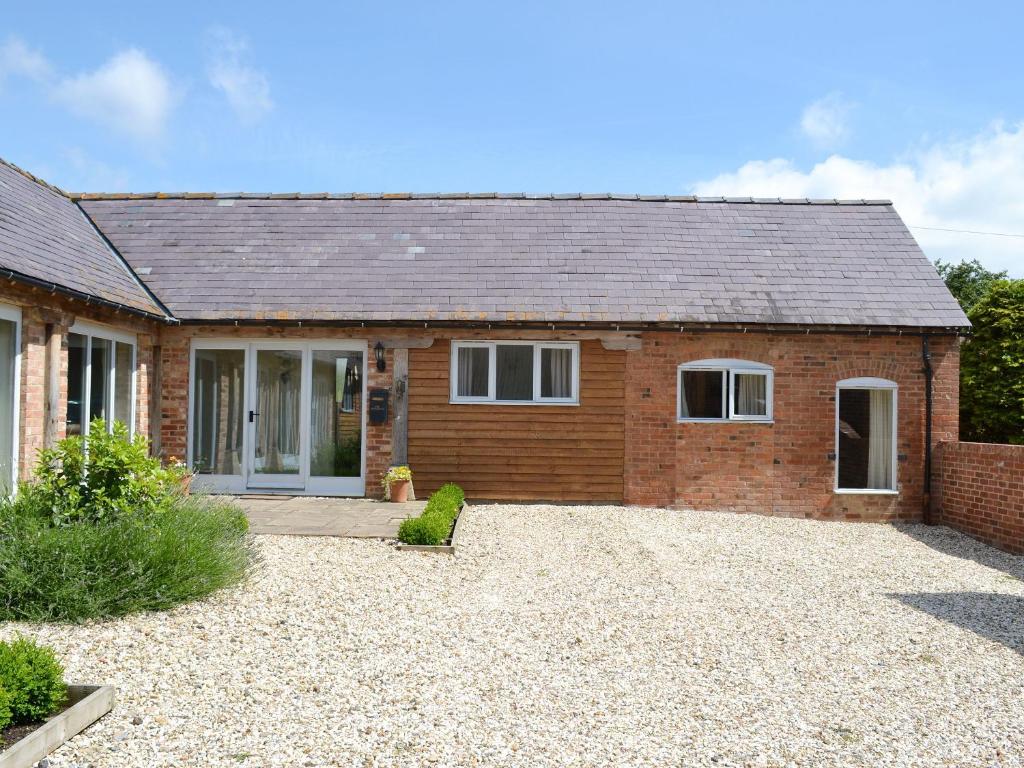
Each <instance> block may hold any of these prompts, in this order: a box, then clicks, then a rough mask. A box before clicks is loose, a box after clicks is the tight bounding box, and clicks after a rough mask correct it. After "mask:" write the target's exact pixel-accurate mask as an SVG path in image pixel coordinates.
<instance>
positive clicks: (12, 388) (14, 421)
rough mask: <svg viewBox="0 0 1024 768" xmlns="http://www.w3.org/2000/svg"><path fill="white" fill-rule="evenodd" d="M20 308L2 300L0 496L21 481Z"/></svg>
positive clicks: (7, 492)
mask: <svg viewBox="0 0 1024 768" xmlns="http://www.w3.org/2000/svg"><path fill="white" fill-rule="evenodd" d="M20 380H21V309H20V308H18V307H13V306H9V305H7V304H0V496H10V495H12V494H13V493H14V491H15V489H16V488H17V483H18V442H19V441H18V417H19V412H20V410H21V398H20V397H19V388H20Z"/></svg>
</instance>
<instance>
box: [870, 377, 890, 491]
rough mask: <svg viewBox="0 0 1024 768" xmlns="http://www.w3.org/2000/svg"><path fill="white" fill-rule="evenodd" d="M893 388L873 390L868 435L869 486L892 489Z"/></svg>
mask: <svg viewBox="0 0 1024 768" xmlns="http://www.w3.org/2000/svg"><path fill="white" fill-rule="evenodd" d="M892 411H893V407H892V390H888V389H872V390H871V415H870V422H871V423H870V430H869V435H868V487H869V488H878V489H881V488H886V489H891V488H892V487H893V483H892V479H893V478H892V452H893V448H894V446H893V444H892V417H893V413H892Z"/></svg>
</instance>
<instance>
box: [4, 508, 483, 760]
mask: <svg viewBox="0 0 1024 768" xmlns="http://www.w3.org/2000/svg"><path fill="white" fill-rule="evenodd" d="M467 509H469V504H467V503H466V502H462V506H461V507H460V508H459V514H457V515H456V516H455V522H454V523H452V536H451V539H449V541H448V543H447V544H437V545H434V544H402V543H401V542H399V543H398V544H396V545H395V549H401V550H403V551H405V552H435V553H437V554H441V555H454V554H455V544H456V542H457V541H458V539H459V521H460V520H461V519H462V516H463V515H464V514H465V513H466V510H467ZM0 768H4V767H3V766H2V765H0Z"/></svg>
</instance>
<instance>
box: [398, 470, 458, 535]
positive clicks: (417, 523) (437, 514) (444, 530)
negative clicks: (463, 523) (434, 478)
mask: <svg viewBox="0 0 1024 768" xmlns="http://www.w3.org/2000/svg"><path fill="white" fill-rule="evenodd" d="M465 498H466V494H464V493H463V492H462V489H461V488H459V486H457V485H455V484H454V483H447V484H446V485H442V486H441V487H440V488H438V489H437V490H436V491H434V493H433V494H431V496H430V498H429V499H427V506H426V508H424V510H423V514H421V515H420V516H419V517H413V518H410V519H409V520H403V521H402V525H401V526H399V528H398V540H399V541H401V542H402V543H403V544H427V545H433V546H437V545H438V544H443V543H444V541H445V540H446V539H447V538H448V534H449V533H451V530H452V523H453V522H454V521H455V518H456V517H457V516H458V514H459V510H460V509H461V508H462V502H463V501H464V500H465Z"/></svg>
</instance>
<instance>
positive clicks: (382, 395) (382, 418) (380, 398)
mask: <svg viewBox="0 0 1024 768" xmlns="http://www.w3.org/2000/svg"><path fill="white" fill-rule="evenodd" d="M389 394H390V393H389V392H388V390H386V389H371V390H370V401H369V402H370V424H373V425H374V426H376V425H379V424H386V423H387V420H388V395H389Z"/></svg>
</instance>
